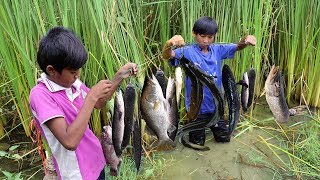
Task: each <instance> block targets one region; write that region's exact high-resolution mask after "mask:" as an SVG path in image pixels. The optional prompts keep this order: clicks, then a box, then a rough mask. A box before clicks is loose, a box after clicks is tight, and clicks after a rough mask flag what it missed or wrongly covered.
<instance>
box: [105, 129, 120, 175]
mask: <svg viewBox="0 0 320 180" xmlns="http://www.w3.org/2000/svg"><path fill="white" fill-rule="evenodd" d="M111 132H112V129H111V127H110V126H103V132H102V134H101V145H102V149H103V154H104V157H105V159H106V163H107V165H108V166H110V175H111V176H117V175H118V172H119V168H120V164H121V158H119V157H118V156H117V155H116V153H115V151H114V147H113V143H112V133H111Z"/></svg>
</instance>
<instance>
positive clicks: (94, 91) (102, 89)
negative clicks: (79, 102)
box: [87, 80, 112, 101]
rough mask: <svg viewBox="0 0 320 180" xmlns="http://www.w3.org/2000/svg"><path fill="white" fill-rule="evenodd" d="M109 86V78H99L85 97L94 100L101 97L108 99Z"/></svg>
mask: <svg viewBox="0 0 320 180" xmlns="http://www.w3.org/2000/svg"><path fill="white" fill-rule="evenodd" d="M111 87H112V82H111V81H110V80H101V81H99V82H98V83H97V84H96V85H94V86H93V87H92V88H91V89H90V91H89V93H88V95H87V97H91V98H92V99H93V100H94V101H98V99H102V98H106V99H110V98H111V96H112V93H110V90H111Z"/></svg>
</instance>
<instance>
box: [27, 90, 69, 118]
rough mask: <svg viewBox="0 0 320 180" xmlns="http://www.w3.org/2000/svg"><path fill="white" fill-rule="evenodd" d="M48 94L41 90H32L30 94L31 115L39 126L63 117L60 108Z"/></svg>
mask: <svg viewBox="0 0 320 180" xmlns="http://www.w3.org/2000/svg"><path fill="white" fill-rule="evenodd" d="M49 93H50V92H46V91H44V90H42V89H34V90H32V91H31V93H30V107H31V110H32V114H33V116H34V117H35V118H36V119H37V120H38V121H39V123H40V124H43V123H45V122H46V121H48V120H50V119H53V118H56V117H65V115H64V113H63V111H62V110H61V108H60V106H59V105H58V104H57V102H56V101H55V100H54V99H53V98H52V97H51V96H50V94H49Z"/></svg>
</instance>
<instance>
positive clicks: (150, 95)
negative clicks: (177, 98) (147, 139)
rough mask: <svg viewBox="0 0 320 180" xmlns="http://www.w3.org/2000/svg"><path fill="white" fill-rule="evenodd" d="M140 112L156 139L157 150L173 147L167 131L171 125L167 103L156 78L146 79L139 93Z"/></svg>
mask: <svg viewBox="0 0 320 180" xmlns="http://www.w3.org/2000/svg"><path fill="white" fill-rule="evenodd" d="M140 110H141V114H142V116H143V119H144V120H145V122H146V123H147V125H148V127H149V128H151V130H152V131H153V132H155V133H156V135H157V137H158V141H159V142H158V147H157V149H158V150H168V149H172V148H173V147H175V144H174V142H173V141H172V140H171V139H170V138H169V136H168V134H167V131H170V128H171V125H170V121H169V116H168V101H167V100H166V99H165V98H164V96H163V93H162V89H161V87H160V84H159V82H158V80H157V79H156V77H155V76H154V75H153V74H152V77H146V79H145V82H144V86H143V89H142V93H141V100H140Z"/></svg>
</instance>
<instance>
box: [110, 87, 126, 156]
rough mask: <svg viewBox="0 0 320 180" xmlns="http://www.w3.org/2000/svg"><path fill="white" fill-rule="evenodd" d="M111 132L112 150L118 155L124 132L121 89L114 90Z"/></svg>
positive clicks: (120, 151) (120, 150)
mask: <svg viewBox="0 0 320 180" xmlns="http://www.w3.org/2000/svg"><path fill="white" fill-rule="evenodd" d="M112 134H113V135H112V141H113V146H114V150H115V152H116V154H117V156H118V157H120V156H121V154H122V149H121V144H122V140H123V134H124V101H123V96H122V91H121V90H119V91H117V92H116V97H115V100H114V111H113V121H112Z"/></svg>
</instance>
